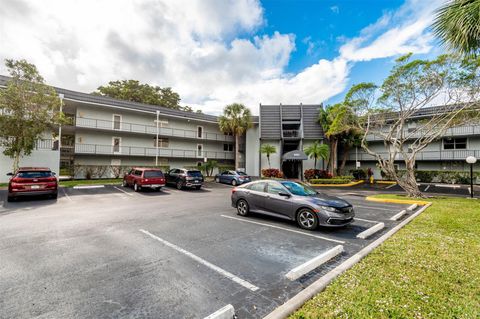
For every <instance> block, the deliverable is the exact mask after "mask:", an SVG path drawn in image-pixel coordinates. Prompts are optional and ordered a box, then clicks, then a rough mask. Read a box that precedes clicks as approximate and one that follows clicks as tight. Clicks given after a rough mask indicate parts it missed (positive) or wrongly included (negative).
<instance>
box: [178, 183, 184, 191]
mask: <svg viewBox="0 0 480 319" xmlns="http://www.w3.org/2000/svg"><path fill="white" fill-rule="evenodd" d="M182 188H183V182H182V181H178V182H177V189H179V190H180V189H182Z"/></svg>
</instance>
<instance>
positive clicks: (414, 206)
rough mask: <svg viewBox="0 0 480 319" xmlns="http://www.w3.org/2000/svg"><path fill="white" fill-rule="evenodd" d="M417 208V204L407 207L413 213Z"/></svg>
mask: <svg viewBox="0 0 480 319" xmlns="http://www.w3.org/2000/svg"><path fill="white" fill-rule="evenodd" d="M417 207H418V205H417V204H412V205H410V206H408V207H407V210H408V211H409V212H411V211H414V210H415V209H416V208H417Z"/></svg>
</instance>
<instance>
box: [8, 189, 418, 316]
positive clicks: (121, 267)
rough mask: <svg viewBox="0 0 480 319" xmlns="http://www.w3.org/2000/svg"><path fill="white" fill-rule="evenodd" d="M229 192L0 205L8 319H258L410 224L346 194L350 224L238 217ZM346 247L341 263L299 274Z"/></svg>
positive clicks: (107, 192)
mask: <svg viewBox="0 0 480 319" xmlns="http://www.w3.org/2000/svg"><path fill="white" fill-rule="evenodd" d="M322 191H325V192H328V190H322ZM1 192H2V193H1V197H0V198H1V199H0V201H1V200H5V191H1ZM230 192H231V187H230V186H228V185H223V184H215V183H206V185H205V188H204V189H201V190H199V191H197V190H177V189H174V188H169V187H167V188H165V189H164V190H162V191H161V192H154V191H146V192H142V193H135V192H133V191H132V190H131V189H129V188H122V187H121V186H114V185H111V186H104V187H95V188H79V189H74V188H62V189H60V191H59V198H58V199H57V200H48V199H32V200H23V201H18V202H13V203H6V202H4V203H2V205H1V206H0V233H1V234H2V236H1V237H0V255H1V258H0V290H1V291H2V298H0V317H1V318H30V317H33V316H37V317H40V318H50V317H56V318H67V317H69V318H71V317H77V318H84V317H91V318H100V317H101V318H118V317H142V318H172V317H175V318H204V317H206V316H208V315H209V314H211V313H213V312H215V311H216V310H218V309H220V308H222V307H224V306H225V305H227V304H232V305H233V306H234V308H235V311H236V314H237V316H238V318H262V317H264V316H265V315H267V314H268V313H270V312H271V311H272V310H273V309H275V308H276V307H278V306H279V305H281V304H283V303H284V302H285V301H287V300H288V299H289V298H291V297H293V296H294V295H295V294H297V293H298V292H300V291H301V290H302V289H303V288H304V287H306V286H308V285H309V284H311V283H312V282H314V281H315V280H317V279H318V278H320V277H321V276H322V275H324V274H325V273H327V272H328V271H330V270H331V269H333V268H334V267H336V266H338V265H339V264H340V263H342V261H344V260H346V259H347V258H349V257H351V256H352V255H354V254H355V253H356V252H358V251H359V250H361V249H362V248H363V247H365V246H366V245H368V244H369V243H371V242H372V241H373V240H375V239H376V238H378V237H379V236H381V234H383V233H385V232H386V231H388V229H391V228H392V227H393V226H395V225H396V224H398V223H399V222H400V221H401V220H402V219H403V218H405V216H408V214H407V215H405V216H403V217H401V218H400V219H398V220H396V221H395V220H391V218H392V217H393V216H395V215H397V214H398V213H399V212H400V211H402V210H403V209H406V208H407V207H408V205H397V204H385V203H375V202H369V201H366V200H365V198H364V197H363V196H361V195H356V194H354V193H351V194H348V195H345V196H342V197H343V198H344V199H346V200H348V201H349V202H351V203H352V204H353V205H354V207H355V211H356V220H355V222H354V223H352V224H351V225H349V226H347V227H344V228H338V229H326V228H320V229H318V230H317V231H314V232H308V231H304V230H301V229H300V228H298V227H297V226H296V224H295V223H293V222H290V221H284V220H280V219H277V218H273V217H265V216H260V215H252V216H249V217H240V216H238V215H236V211H235V209H234V208H232V207H231V206H230ZM410 214H411V213H410ZM374 230H377V231H376V232H373V231H374ZM369 233H371V234H369ZM359 237H363V238H359ZM339 245H341V246H342V247H341V248H342V250H341V251H340V253H339V254H338V255H336V257H333V258H332V259H330V260H329V261H327V262H326V263H324V264H322V265H320V266H318V267H317V268H316V269H314V270H312V271H310V272H308V273H306V274H305V275H298V274H297V275H295V274H296V270H295V269H296V268H298V266H301V265H304V264H305V263H307V262H309V261H311V260H312V259H314V258H316V257H318V256H319V255H322V254H328V253H329V252H332V251H337V252H339V251H338V249H339V247H338V246H339ZM300 268H301V267H300ZM292 271H293V272H292ZM292 274H293V277H292ZM295 277H299V278H295Z"/></svg>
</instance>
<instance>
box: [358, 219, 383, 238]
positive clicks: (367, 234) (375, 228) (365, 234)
mask: <svg viewBox="0 0 480 319" xmlns="http://www.w3.org/2000/svg"><path fill="white" fill-rule="evenodd" d="M384 227H385V223H378V224H376V225H374V226H372V227H370V228H368V229H367V230H364V231H363V232H361V233H360V234H358V235H357V238H360V239H367V238H368V237H370V236H372V235H373V234H375V233H376V232H378V231H380V230H382V229H383V228H384Z"/></svg>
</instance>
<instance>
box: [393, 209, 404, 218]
mask: <svg viewBox="0 0 480 319" xmlns="http://www.w3.org/2000/svg"><path fill="white" fill-rule="evenodd" d="M406 213H407V210H405V209H404V210H401V211H400V212H399V213H398V214H396V215H395V216H392V217H391V218H390V220H399V219H400V218H402V217H403V215H405V214H406Z"/></svg>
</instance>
